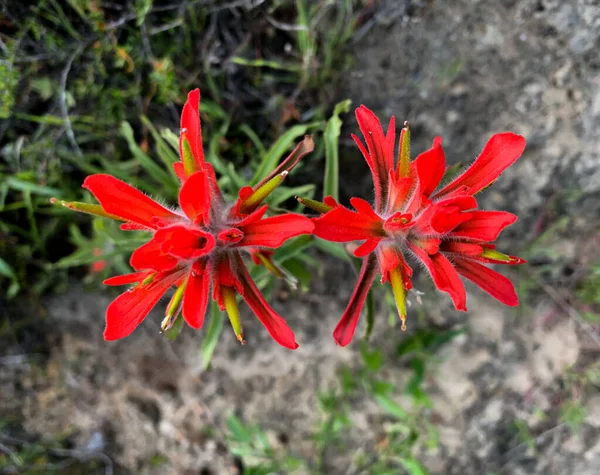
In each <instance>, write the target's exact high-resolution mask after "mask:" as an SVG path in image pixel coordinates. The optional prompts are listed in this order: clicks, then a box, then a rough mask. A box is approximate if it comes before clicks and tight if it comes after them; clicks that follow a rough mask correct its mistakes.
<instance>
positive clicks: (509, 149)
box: [437, 132, 525, 196]
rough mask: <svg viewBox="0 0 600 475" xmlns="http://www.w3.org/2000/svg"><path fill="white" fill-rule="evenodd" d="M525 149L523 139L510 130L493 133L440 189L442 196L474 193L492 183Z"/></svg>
mask: <svg viewBox="0 0 600 475" xmlns="http://www.w3.org/2000/svg"><path fill="white" fill-rule="evenodd" d="M523 150H525V139H524V138H523V137H522V136H521V135H517V134H514V133H512V132H505V133H502V134H495V135H493V136H492V137H491V138H490V140H489V141H488V142H487V144H486V145H485V147H484V148H483V151H482V152H481V154H480V155H479V157H477V159H476V160H475V162H474V163H473V164H472V165H471V166H470V167H469V168H467V170H466V171H465V172H464V173H463V174H461V175H459V176H458V177H457V178H455V179H454V180H453V181H452V182H450V183H449V184H448V185H447V186H445V187H444V188H443V189H442V190H440V191H439V192H438V193H437V195H438V196H442V195H446V194H448V193H453V192H456V191H459V192H461V190H464V191H466V192H468V193H469V194H475V193H477V192H478V191H481V190H483V189H484V188H485V187H486V186H488V185H490V184H492V183H493V182H494V181H495V180H496V179H497V178H498V177H499V176H500V175H501V174H502V172H503V171H504V170H506V169H507V168H508V167H510V166H511V165H512V164H513V163H515V161H516V160H517V159H518V158H519V157H520V156H521V154H522V153H523Z"/></svg>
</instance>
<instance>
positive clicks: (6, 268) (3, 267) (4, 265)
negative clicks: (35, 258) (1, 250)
mask: <svg viewBox="0 0 600 475" xmlns="http://www.w3.org/2000/svg"><path fill="white" fill-rule="evenodd" d="M0 275H3V276H4V277H8V278H9V279H16V278H17V276H16V275H15V272H14V271H13V269H12V267H11V266H10V265H8V262H6V261H5V260H4V259H2V258H1V257H0Z"/></svg>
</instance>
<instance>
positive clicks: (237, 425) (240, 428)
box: [227, 414, 252, 444]
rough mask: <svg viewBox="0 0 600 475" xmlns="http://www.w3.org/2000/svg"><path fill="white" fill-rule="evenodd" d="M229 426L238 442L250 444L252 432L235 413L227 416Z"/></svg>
mask: <svg viewBox="0 0 600 475" xmlns="http://www.w3.org/2000/svg"><path fill="white" fill-rule="evenodd" d="M227 427H228V428H229V431H230V432H231V435H232V436H233V438H234V440H236V441H237V442H242V443H245V444H249V443H250V442H251V441H252V433H251V432H250V430H249V429H248V428H247V427H246V426H245V425H244V423H243V422H242V421H241V420H240V419H239V418H237V417H236V416H235V415H234V414H231V415H230V416H229V417H228V418H227Z"/></svg>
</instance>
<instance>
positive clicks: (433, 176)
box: [414, 137, 446, 197]
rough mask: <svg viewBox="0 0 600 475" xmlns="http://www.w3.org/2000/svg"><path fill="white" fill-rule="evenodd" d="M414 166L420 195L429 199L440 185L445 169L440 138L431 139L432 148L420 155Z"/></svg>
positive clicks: (444, 158)
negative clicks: (419, 186) (419, 185)
mask: <svg viewBox="0 0 600 475" xmlns="http://www.w3.org/2000/svg"><path fill="white" fill-rule="evenodd" d="M414 164H415V168H416V170H417V175H418V176H419V182H420V183H421V193H422V194H423V195H425V196H427V197H429V195H431V193H433V191H434V190H435V189H436V188H437V186H438V185H439V184H440V181H441V179H442V177H443V176H444V171H445V169H446V157H445V156H444V150H443V149H442V138H441V137H436V138H435V139H433V145H432V147H431V148H430V149H429V150H427V151H426V152H423V153H422V154H420V155H419V156H418V157H417V158H416V159H415V161H414Z"/></svg>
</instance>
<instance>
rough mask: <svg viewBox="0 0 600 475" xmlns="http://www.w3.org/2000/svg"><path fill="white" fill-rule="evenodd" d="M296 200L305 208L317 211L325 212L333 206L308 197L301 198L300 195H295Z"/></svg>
mask: <svg viewBox="0 0 600 475" xmlns="http://www.w3.org/2000/svg"><path fill="white" fill-rule="evenodd" d="M295 198H296V201H297V202H298V203H300V204H301V205H302V206H306V207H307V208H310V209H312V210H313V211H316V212H317V213H322V214H324V213H327V212H328V211H331V210H332V209H333V208H332V207H331V206H327V205H326V204H325V203H321V202H320V201H317V200H311V199H310V198H303V197H302V196H295Z"/></svg>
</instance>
